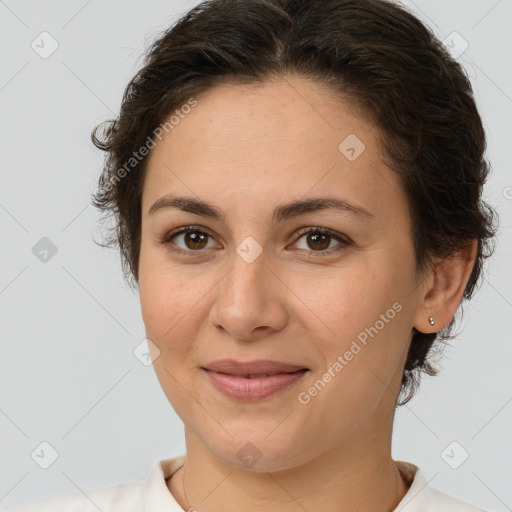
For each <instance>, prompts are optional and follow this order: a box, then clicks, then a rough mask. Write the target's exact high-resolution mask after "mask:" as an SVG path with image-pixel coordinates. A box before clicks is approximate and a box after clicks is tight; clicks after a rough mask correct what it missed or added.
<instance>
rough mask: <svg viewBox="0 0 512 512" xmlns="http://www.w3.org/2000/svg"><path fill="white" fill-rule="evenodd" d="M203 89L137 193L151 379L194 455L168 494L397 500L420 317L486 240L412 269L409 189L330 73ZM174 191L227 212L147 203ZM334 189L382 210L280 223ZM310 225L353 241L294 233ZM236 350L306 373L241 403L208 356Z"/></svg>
mask: <svg viewBox="0 0 512 512" xmlns="http://www.w3.org/2000/svg"><path fill="white" fill-rule="evenodd" d="M197 99H198V105H197V106H196V107H195V108H193V109H192V111H191V112H190V113H189V114H188V115H187V116H186V117H185V118H184V119H182V120H181V121H180V123H179V124H178V125H177V126H175V127H174V129H173V130H171V131H169V133H168V134H166V135H165V136H164V138H163V139H162V141H161V142H158V143H157V145H156V147H155V148H154V149H153V150H152V151H151V154H150V159H149V162H148V169H147V176H146V180H145V183H144V189H143V197H142V236H141V252H140V265H139V281H138V282H139V292H140V301H141V308H142V316H143V320H144V323H145V327H146V334H147V337H148V338H149V339H150V340H151V341H152V343H153V344H154V347H157V348H158V350H157V349H156V348H153V353H154V356H155V357H156V358H155V359H154V362H153V364H154V368H155V371H156V374H157V376H158V379H159V381H160V383H161V386H162V388H163V391H164V393H165V394H166V396H167V398H168V400H169V402H170V403H171V404H172V406H173V408H174V409H175V411H176V412H177V414H178V415H179V416H180V418H181V419H182V420H183V423H184V426H185V440H186V451H187V462H186V464H185V466H184V467H183V469H180V470H179V471H178V472H177V473H175V474H174V476H173V477H172V478H170V479H169V480H168V482H167V484H168V488H169V491H170V492H171V493H172V494H173V495H174V496H175V498H176V500H177V501H178V502H179V504H180V505H181V506H182V507H183V508H184V509H185V510H187V509H188V508H189V507H191V506H193V507H195V509H197V510H199V511H205V512H214V511H215V512H216V511H221V510H222V511H223V512H229V511H235V510H237V511H238V510H244V511H248V512H251V511H256V510H276V507H279V510H280V511H281V512H288V511H290V512H292V511H294V512H295V511H303V510H309V511H312V510H322V511H323V512H331V511H332V512H334V511H336V512H339V511H340V510H347V511H348V510H350V511H352V510H358V511H374V512H375V511H383V512H384V511H391V510H393V509H394V508H395V507H396V506H397V505H398V503H399V501H400V500H401V499H402V498H403V496H404V495H405V494H406V492H407V489H408V483H406V482H405V481H404V480H403V479H402V477H401V475H400V472H399V471H398V469H397V465H396V463H395V461H394V460H393V459H392V457H391V435H392V426H393V417H394V409H395V403H396V399H397V395H398V392H399V389H400V381H401V377H402V372H403V367H404V364H405V360H406V356H407V351H408V348H409V344H410V341H411V338H412V328H413V327H415V328H416V329H417V330H419V331H422V332H435V331H439V330H441V329H443V328H444V327H446V325H448V323H449V322H450V320H451V319H452V318H453V316H454V314H455V312H456V310H457V307H458V306H459V303H460V301H461V298H462V294H463V291H464V287H465V285H466V283H467V280H468V278H469V275H470V272H471V269H472V267H473V263H474V258H475V255H476V242H473V243H472V244H471V245H469V246H468V247H467V249H465V250H464V251H461V252H460V253H459V254H457V255H455V256H454V257H453V258H449V259H445V260H443V261H436V266H435V267H434V268H432V269H430V270H428V271H427V272H426V273H424V274H422V275H419V274H418V273H417V272H416V268H415V262H414V250H413V245H412V239H411V235H410V233H411V221H410V217H409V213H408V207H407V202H406V198H405V195H404V193H403V192H402V190H401V186H400V182H399V180H398V176H397V175H396V174H395V173H394V172H393V171H392V170H391V169H389V168H388V167H386V166H385V165H384V163H383V153H382V149H381V147H380V145H379V139H378V132H377V129H376V127H375V126H374V125H372V124H371V123H370V122H369V121H367V120H365V119H364V118H363V117H362V116H361V115H360V113H358V111H356V109H355V108H353V106H351V105H350V103H349V102H348V101H345V102H344V101H342V98H340V96H339V94H338V95H335V94H334V92H332V91H330V90H328V89H326V88H325V87H324V86H323V85H321V84H318V83H316V82H312V81H310V80H308V79H306V78H302V77H299V76H295V75H290V76H287V77H282V78H281V79H279V80H274V81H269V82H266V83H265V84H263V85H262V84H260V85H252V86H241V85H234V84H223V85H220V86H216V87H215V88H213V89H210V90H209V91H208V92H207V93H205V94H203V95H200V96H198V97H197ZM350 134H355V135H356V136H357V137H358V138H359V139H360V140H361V141H363V143H364V144H365V150H364V151H363V152H362V153H361V154H360V156H359V157H358V158H357V159H356V160H354V161H350V160H349V159H347V158H346V156H345V155H344V154H342V152H340V150H339V149H338V146H339V144H340V143H341V142H342V141H343V140H344V139H345V138H346V137H347V136H348V135H350ZM166 194H173V195H179V196H187V197H192V198H194V199H200V200H203V201H207V202H209V203H211V204H214V205H216V206H217V207H218V208H220V209H221V210H223V212H224V213H225V219H224V221H222V220H217V219H211V218H208V217H204V216H201V215H197V214H194V213H190V212H185V211H182V210H179V209H177V208H169V209H161V210H158V211H156V212H155V213H153V214H151V215H150V214H149V213H148V210H149V209H150V207H151V205H153V203H154V202H155V201H157V200H158V199H159V198H161V197H162V196H164V195H166ZM325 196H329V197H333V196H334V197H337V198H340V199H341V198H342V199H345V200H347V201H350V202H351V203H352V204H356V205H359V206H361V207H363V208H366V209H367V210H369V211H370V212H371V214H372V215H373V218H365V217H363V216H357V215H353V214H351V213H347V212H343V211H335V210H325V211H317V212H311V213H307V214H302V215H300V216H299V217H296V218H290V219H287V220H284V221H282V222H278V223H273V221H272V212H273V210H274V208H275V207H277V206H278V205H281V204H283V203H288V202H290V201H292V200H298V199H304V198H310V197H325ZM183 226H200V227H201V229H199V231H201V232H203V233H204V232H206V233H207V234H208V235H210V236H208V237H206V239H205V240H204V241H203V242H202V244H201V243H200V244H197V241H196V245H194V241H193V240H192V241H191V240H190V239H187V238H186V237H185V235H183V234H181V235H178V236H176V237H175V238H174V239H172V242H173V243H174V244H175V245H174V246H173V245H172V243H171V242H169V243H168V245H164V244H162V243H160V240H161V239H163V238H164V237H165V236H166V235H167V234H169V233H171V232H172V231H173V230H176V229H177V228H180V227H183ZM315 227H323V228H329V229H331V230H333V231H334V232H335V233H336V235H339V236H341V237H348V238H349V240H350V244H349V245H343V244H341V242H340V241H339V240H338V239H336V238H335V237H330V238H329V237H327V239H326V240H327V241H326V242H325V244H324V245H322V243H321V242H322V240H321V239H320V241H318V240H315V239H314V237H313V240H311V238H312V237H311V236H309V237H308V235H303V234H302V235H301V234H298V231H299V230H300V229H301V228H315ZM197 230H198V228H196V230H195V231H196V232H197ZM249 236H250V237H252V238H254V240H256V241H257V243H258V244H259V246H260V247H261V248H262V249H263V252H262V253H261V254H260V255H259V256H258V257H257V258H256V259H255V260H254V261H253V262H251V263H248V262H247V261H246V260H245V259H244V258H242V257H241V256H240V255H239V254H238V253H237V251H236V249H237V247H238V246H240V244H241V243H242V242H243V241H244V240H245V239H246V238H247V237H249ZM329 241H330V243H329ZM319 246H320V250H319V249H318V247H319ZM172 247H175V248H176V247H177V248H181V249H183V250H184V251H188V252H187V253H186V254H179V253H177V252H173V250H172ZM395 303H399V304H400V305H401V310H400V312H398V313H396V315H395V316H394V318H393V319H392V320H390V321H389V322H387V323H385V326H384V328H382V329H380V330H379V332H378V334H377V335H374V336H373V337H372V338H369V341H368V343H367V345H366V346H363V347H362V350H361V351H360V352H359V353H358V354H357V355H355V356H354V357H353V359H352V360H351V361H349V362H348V364H347V365H346V366H344V368H343V370H342V371H340V372H338V373H336V376H335V377H333V378H332V379H331V380H330V382H328V383H327V384H326V386H325V387H324V388H323V389H322V390H321V392H319V393H318V394H317V395H316V396H314V397H313V398H312V399H311V400H310V402H309V403H307V404H302V403H300V402H299V400H298V395H299V393H300V392H303V391H307V390H308V388H309V387H311V386H312V385H313V383H315V381H317V380H318V379H320V378H322V375H323V374H324V373H325V372H326V371H327V369H328V368H329V367H332V365H333V363H334V362H335V361H336V360H337V357H338V356H339V355H343V354H344V353H345V352H346V351H347V350H348V349H349V348H350V346H351V343H352V341H353V340H356V339H357V336H358V335H359V334H360V333H361V332H362V331H364V330H365V328H368V327H370V326H374V325H375V324H376V321H377V320H379V318H381V316H380V315H382V314H385V313H386V311H388V310H389V309H390V308H392V305H393V304H395ZM430 316H434V317H435V321H436V323H435V326H431V325H430V323H429V317H430ZM224 358H235V359H238V360H242V361H248V360H253V359H260V358H263V359H274V360H278V361H286V362H289V363H292V364H297V365H300V366H305V367H307V368H309V369H310V371H309V372H308V373H307V374H306V375H305V376H304V377H303V378H302V380H301V382H300V383H299V384H296V385H294V386H292V387H290V388H287V389H285V390H281V391H279V392H278V393H277V394H274V395H272V396H271V397H268V398H266V399H264V400H260V401H257V402H253V403H247V402H241V401H237V400H235V399H232V398H228V397H225V396H224V395H222V394H220V393H219V392H218V391H217V390H216V389H215V388H213V386H212V385H211V383H210V382H209V379H208V378H207V376H206V375H205V374H204V372H203V370H202V369H201V366H203V365H206V364H207V363H208V362H212V361H214V360H217V359H224ZM247 443H252V444H253V445H254V446H255V447H257V450H258V451H259V453H261V458H260V459H259V461H258V462H257V463H256V464H255V465H254V466H252V467H248V466H246V465H244V463H243V461H242V460H241V459H240V458H239V457H238V456H237V452H238V451H239V450H240V449H241V448H242V447H244V446H246V444H247ZM183 487H184V489H185V493H186V497H185V494H184V492H183ZM362 491H363V492H362Z"/></svg>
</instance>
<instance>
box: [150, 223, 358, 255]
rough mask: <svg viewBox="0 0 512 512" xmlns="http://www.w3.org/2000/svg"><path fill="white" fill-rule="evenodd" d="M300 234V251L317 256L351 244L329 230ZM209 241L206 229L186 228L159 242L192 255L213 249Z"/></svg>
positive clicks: (211, 237) (318, 228) (310, 230)
mask: <svg viewBox="0 0 512 512" xmlns="http://www.w3.org/2000/svg"><path fill="white" fill-rule="evenodd" d="M298 234H299V235H300V237H299V239H298V240H297V241H296V242H295V244H297V243H298V242H299V241H300V240H301V239H302V238H304V239H305V243H306V247H302V248H299V250H301V251H307V252H310V253H317V254H315V256H316V255H318V256H323V255H328V254H331V253H332V252H335V251H339V250H341V249H343V248H344V247H346V246H348V245H350V244H351V242H350V240H349V239H347V238H346V237H343V236H342V235H340V234H339V233H336V232H335V231H332V230H330V229H327V228H321V227H312V228H311V227H310V228H306V229H302V230H300V231H299V233H298ZM209 239H210V241H211V240H213V236H212V235H210V233H208V231H205V230H204V228H201V227H199V226H185V227H182V228H179V229H177V230H176V231H172V232H170V233H168V234H166V235H165V236H164V237H163V238H162V239H160V240H159V243H160V244H162V245H164V246H169V248H170V249H171V250H172V251H174V252H177V253H183V254H189V255H190V254H191V253H193V252H196V253H199V252H202V251H203V250H205V249H211V248H212V246H208V242H209ZM333 240H338V242H339V244H338V245H337V246H335V247H334V249H333V248H332V247H330V246H331V243H332V241H333ZM180 243H181V246H180Z"/></svg>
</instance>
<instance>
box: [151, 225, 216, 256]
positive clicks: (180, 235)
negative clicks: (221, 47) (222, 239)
mask: <svg viewBox="0 0 512 512" xmlns="http://www.w3.org/2000/svg"><path fill="white" fill-rule="evenodd" d="M209 238H210V239H212V238H213V237H212V236H211V235H210V234H209V233H208V232H207V231H204V229H202V228H199V227H198V226H186V227H183V228H180V229H178V230H177V231H172V232H171V233H168V234H166V235H165V236H164V237H163V238H162V239H161V240H159V243H161V244H162V245H165V246H173V247H170V248H171V250H173V251H175V252H181V253H190V252H199V251H201V250H203V249H210V248H211V247H208V243H207V242H208V239H209ZM175 239H176V240H178V243H180V241H181V244H182V245H183V246H182V247H180V246H179V245H178V243H176V242H175V241H174V240H175Z"/></svg>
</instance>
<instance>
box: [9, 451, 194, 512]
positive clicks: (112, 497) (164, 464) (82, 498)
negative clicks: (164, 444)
mask: <svg viewBox="0 0 512 512" xmlns="http://www.w3.org/2000/svg"><path fill="white" fill-rule="evenodd" d="M185 458H186V455H180V456H178V457H173V458H169V459H162V460H158V461H156V462H155V463H154V464H153V467H152V469H151V471H150V473H149V475H148V476H147V477H146V478H145V479H144V480H136V481H132V482H126V483H122V484H118V485H115V486H112V487H102V488H99V489H93V490H91V491H84V492H75V493H73V494H65V495H62V496H58V497H54V498H45V499H43V500H39V501H34V502H32V503H28V504H27V505H24V506H22V507H21V508H17V509H15V510H12V511H11V512H98V511H101V512H143V511H144V510H168V511H169V512H171V511H181V510H182V509H181V507H180V506H179V505H178V503H177V502H176V500H175V499H174V496H173V495H172V494H171V493H170V492H169V489H168V488H167V484H166V478H168V477H170V476H171V475H172V474H173V473H174V472H175V471H177V470H178V469H179V468H180V467H181V466H182V465H183V464H184V462H185Z"/></svg>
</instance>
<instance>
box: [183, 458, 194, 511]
mask: <svg viewBox="0 0 512 512" xmlns="http://www.w3.org/2000/svg"><path fill="white" fill-rule="evenodd" d="M186 463H187V462H186V461H185V462H184V463H183V465H182V466H181V467H180V469H181V468H183V479H182V480H181V488H182V490H183V495H184V496H185V501H186V502H187V506H188V508H187V511H190V510H195V508H194V507H191V506H190V501H188V497H187V493H186V491H185V472H186V469H187V468H186V467H185V464H186Z"/></svg>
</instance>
